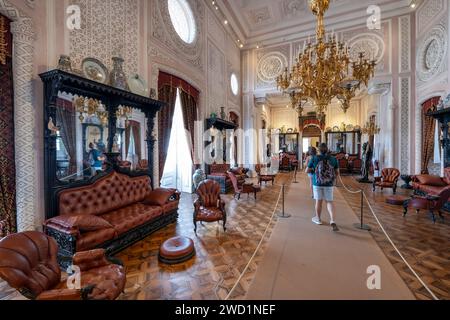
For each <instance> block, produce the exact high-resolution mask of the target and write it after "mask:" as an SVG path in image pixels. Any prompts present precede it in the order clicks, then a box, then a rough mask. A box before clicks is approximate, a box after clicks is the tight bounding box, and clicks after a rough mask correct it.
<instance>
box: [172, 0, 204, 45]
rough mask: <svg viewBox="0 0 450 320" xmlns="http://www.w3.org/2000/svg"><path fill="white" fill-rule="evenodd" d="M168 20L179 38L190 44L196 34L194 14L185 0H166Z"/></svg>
mask: <svg viewBox="0 0 450 320" xmlns="http://www.w3.org/2000/svg"><path fill="white" fill-rule="evenodd" d="M168 7H169V15H170V20H171V21H172V25H173V27H174V29H175V31H176V32H177V33H178V35H179V36H180V38H181V40H183V41H184V42H186V43H188V44H191V43H193V42H194V41H195V37H196V35H197V26H196V24H195V18H194V14H193V12H192V10H191V6H190V5H189V3H188V2H187V0H168Z"/></svg>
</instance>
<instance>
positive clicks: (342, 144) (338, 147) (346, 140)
mask: <svg viewBox="0 0 450 320" xmlns="http://www.w3.org/2000/svg"><path fill="white" fill-rule="evenodd" d="M326 137H327V144H328V148H329V150H330V152H332V153H345V154H349V155H357V154H360V152H361V132H360V131H349V132H328V133H327V134H326Z"/></svg>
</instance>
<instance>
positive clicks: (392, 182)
mask: <svg viewBox="0 0 450 320" xmlns="http://www.w3.org/2000/svg"><path fill="white" fill-rule="evenodd" d="M398 178H400V171H399V170H398V169H394V168H386V169H383V171H381V177H377V178H375V180H374V182H373V191H374V192H375V190H376V188H377V187H379V188H381V190H383V189H393V190H394V194H395V193H396V192H397V183H398Z"/></svg>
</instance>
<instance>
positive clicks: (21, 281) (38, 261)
mask: <svg viewBox="0 0 450 320" xmlns="http://www.w3.org/2000/svg"><path fill="white" fill-rule="evenodd" d="M57 253H58V246H57V244H56V241H55V240H54V239H53V238H50V237H48V236H46V235H45V234H43V233H40V232H35V231H30V232H23V233H18V234H13V235H10V236H8V237H6V238H4V239H2V240H1V241H0V278H2V279H4V280H5V281H6V282H8V284H9V285H10V286H11V287H13V288H15V289H17V290H18V291H19V292H20V293H21V294H22V295H23V296H25V297H26V298H28V299H32V300H114V299H116V298H117V297H118V296H119V295H120V294H121V293H122V292H123V290H124V288H125V282H126V277H125V272H124V269H123V267H122V266H120V265H117V264H113V263H111V262H110V261H108V260H107V259H106V256H105V251H104V250H103V249H97V250H92V251H85V252H80V253H77V254H76V255H75V256H74V257H73V266H77V267H78V268H80V278H79V279H80V284H81V288H80V289H69V288H67V281H61V270H60V268H59V265H58V261H57ZM74 269H75V268H74Z"/></svg>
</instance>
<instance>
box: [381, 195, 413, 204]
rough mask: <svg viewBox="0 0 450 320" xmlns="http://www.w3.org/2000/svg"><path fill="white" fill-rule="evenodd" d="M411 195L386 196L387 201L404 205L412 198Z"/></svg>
mask: <svg viewBox="0 0 450 320" xmlns="http://www.w3.org/2000/svg"><path fill="white" fill-rule="evenodd" d="M410 199H411V198H410V197H405V196H400V195H395V196H389V197H387V198H386V203H388V204H391V205H393V206H403V205H404V204H405V202H406V201H408V200H410Z"/></svg>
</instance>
